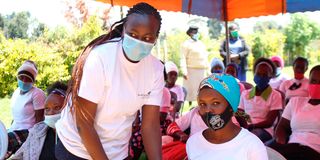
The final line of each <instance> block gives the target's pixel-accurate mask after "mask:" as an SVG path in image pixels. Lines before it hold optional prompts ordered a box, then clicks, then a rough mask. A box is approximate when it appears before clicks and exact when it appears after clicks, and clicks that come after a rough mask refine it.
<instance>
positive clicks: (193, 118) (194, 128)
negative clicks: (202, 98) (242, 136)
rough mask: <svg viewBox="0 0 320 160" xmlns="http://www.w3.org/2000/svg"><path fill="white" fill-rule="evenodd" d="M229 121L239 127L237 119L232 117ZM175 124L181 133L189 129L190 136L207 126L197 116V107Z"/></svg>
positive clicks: (198, 115)
mask: <svg viewBox="0 0 320 160" xmlns="http://www.w3.org/2000/svg"><path fill="white" fill-rule="evenodd" d="M231 121H232V122H233V123H234V124H236V125H238V126H240V125H239V123H238V121H237V119H236V118H235V117H234V116H233V117H232V118H231ZM175 122H176V124H177V125H178V126H179V128H180V129H181V130H182V131H185V130H186V129H188V128H189V127H190V136H192V135H193V134H195V133H197V132H199V131H202V130H204V129H207V128H208V126H207V125H206V124H205V123H204V122H203V120H202V118H201V116H200V114H199V108H198V107H196V108H194V109H192V110H191V111H189V112H187V113H186V114H184V115H183V116H181V117H180V118H178V119H177V120H176V121H175Z"/></svg>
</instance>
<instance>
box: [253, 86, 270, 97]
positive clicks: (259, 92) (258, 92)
mask: <svg viewBox="0 0 320 160" xmlns="http://www.w3.org/2000/svg"><path fill="white" fill-rule="evenodd" d="M268 87H269V85H268V86H267V87H266V88H264V89H259V88H258V87H256V88H255V89H256V96H260V95H261V94H262V93H263V91H264V90H266V89H267V88H268Z"/></svg>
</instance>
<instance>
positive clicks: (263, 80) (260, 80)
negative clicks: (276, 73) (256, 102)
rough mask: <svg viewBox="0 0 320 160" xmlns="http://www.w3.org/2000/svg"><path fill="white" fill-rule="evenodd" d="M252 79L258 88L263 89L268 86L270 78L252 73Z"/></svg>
mask: <svg viewBox="0 0 320 160" xmlns="http://www.w3.org/2000/svg"><path fill="white" fill-rule="evenodd" d="M253 80H254V82H255V83H256V84H257V87H258V89H260V90H263V89H265V88H267V87H268V85H269V81H270V78H269V77H266V76H259V75H254V78H253Z"/></svg>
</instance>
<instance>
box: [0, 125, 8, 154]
mask: <svg viewBox="0 0 320 160" xmlns="http://www.w3.org/2000/svg"><path fill="white" fill-rule="evenodd" d="M7 149H8V133H7V130H6V127H5V126H4V124H3V123H2V121H1V120H0V160H3V159H4V156H5V155H6V153H7Z"/></svg>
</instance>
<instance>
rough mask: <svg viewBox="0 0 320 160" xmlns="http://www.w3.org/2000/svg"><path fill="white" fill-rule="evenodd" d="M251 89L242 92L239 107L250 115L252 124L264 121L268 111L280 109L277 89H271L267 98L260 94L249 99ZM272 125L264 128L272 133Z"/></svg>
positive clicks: (280, 100) (279, 96)
mask: <svg viewBox="0 0 320 160" xmlns="http://www.w3.org/2000/svg"><path fill="white" fill-rule="evenodd" d="M253 89H254V88H253ZM251 90H252V89H250V90H245V91H243V92H242V94H241V98H240V104H239V108H240V109H243V110H244V111H245V112H246V113H247V114H249V115H250V118H251V121H252V124H256V123H259V122H262V121H265V120H266V118H267V115H268V113H269V112H270V111H272V110H282V98H281V94H280V93H279V92H278V91H276V90H274V89H272V92H271V93H270V95H269V98H268V99H267V100H264V99H263V98H262V96H254V97H253V98H251V99H249V94H250V91H251ZM273 127H274V125H273V126H271V127H270V128H265V130H266V131H267V132H269V133H270V134H271V135H273Z"/></svg>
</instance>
